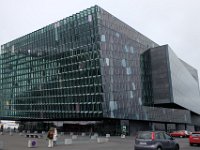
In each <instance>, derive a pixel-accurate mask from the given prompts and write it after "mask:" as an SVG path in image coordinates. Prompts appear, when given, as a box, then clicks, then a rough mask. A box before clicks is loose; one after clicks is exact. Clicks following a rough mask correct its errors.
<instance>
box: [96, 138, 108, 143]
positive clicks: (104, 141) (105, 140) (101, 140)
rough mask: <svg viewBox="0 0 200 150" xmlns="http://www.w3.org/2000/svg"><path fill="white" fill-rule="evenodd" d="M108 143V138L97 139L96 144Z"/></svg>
mask: <svg viewBox="0 0 200 150" xmlns="http://www.w3.org/2000/svg"><path fill="white" fill-rule="evenodd" d="M106 142H108V138H97V143H106Z"/></svg>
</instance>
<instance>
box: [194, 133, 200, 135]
mask: <svg viewBox="0 0 200 150" xmlns="http://www.w3.org/2000/svg"><path fill="white" fill-rule="evenodd" d="M192 136H200V133H192Z"/></svg>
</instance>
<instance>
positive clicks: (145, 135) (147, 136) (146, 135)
mask: <svg viewBox="0 0 200 150" xmlns="http://www.w3.org/2000/svg"><path fill="white" fill-rule="evenodd" d="M138 138H139V139H151V132H143V133H139V134H138Z"/></svg>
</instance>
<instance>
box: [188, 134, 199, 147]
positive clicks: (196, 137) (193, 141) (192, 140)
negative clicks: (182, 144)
mask: <svg viewBox="0 0 200 150" xmlns="http://www.w3.org/2000/svg"><path fill="white" fill-rule="evenodd" d="M189 143H190V145H191V146H192V145H193V144H200V132H192V134H191V135H190V136H189Z"/></svg>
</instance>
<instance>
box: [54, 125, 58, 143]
mask: <svg viewBox="0 0 200 150" xmlns="http://www.w3.org/2000/svg"><path fill="white" fill-rule="evenodd" d="M57 139H58V131H57V129H56V128H54V134H53V144H54V145H56V142H57Z"/></svg>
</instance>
